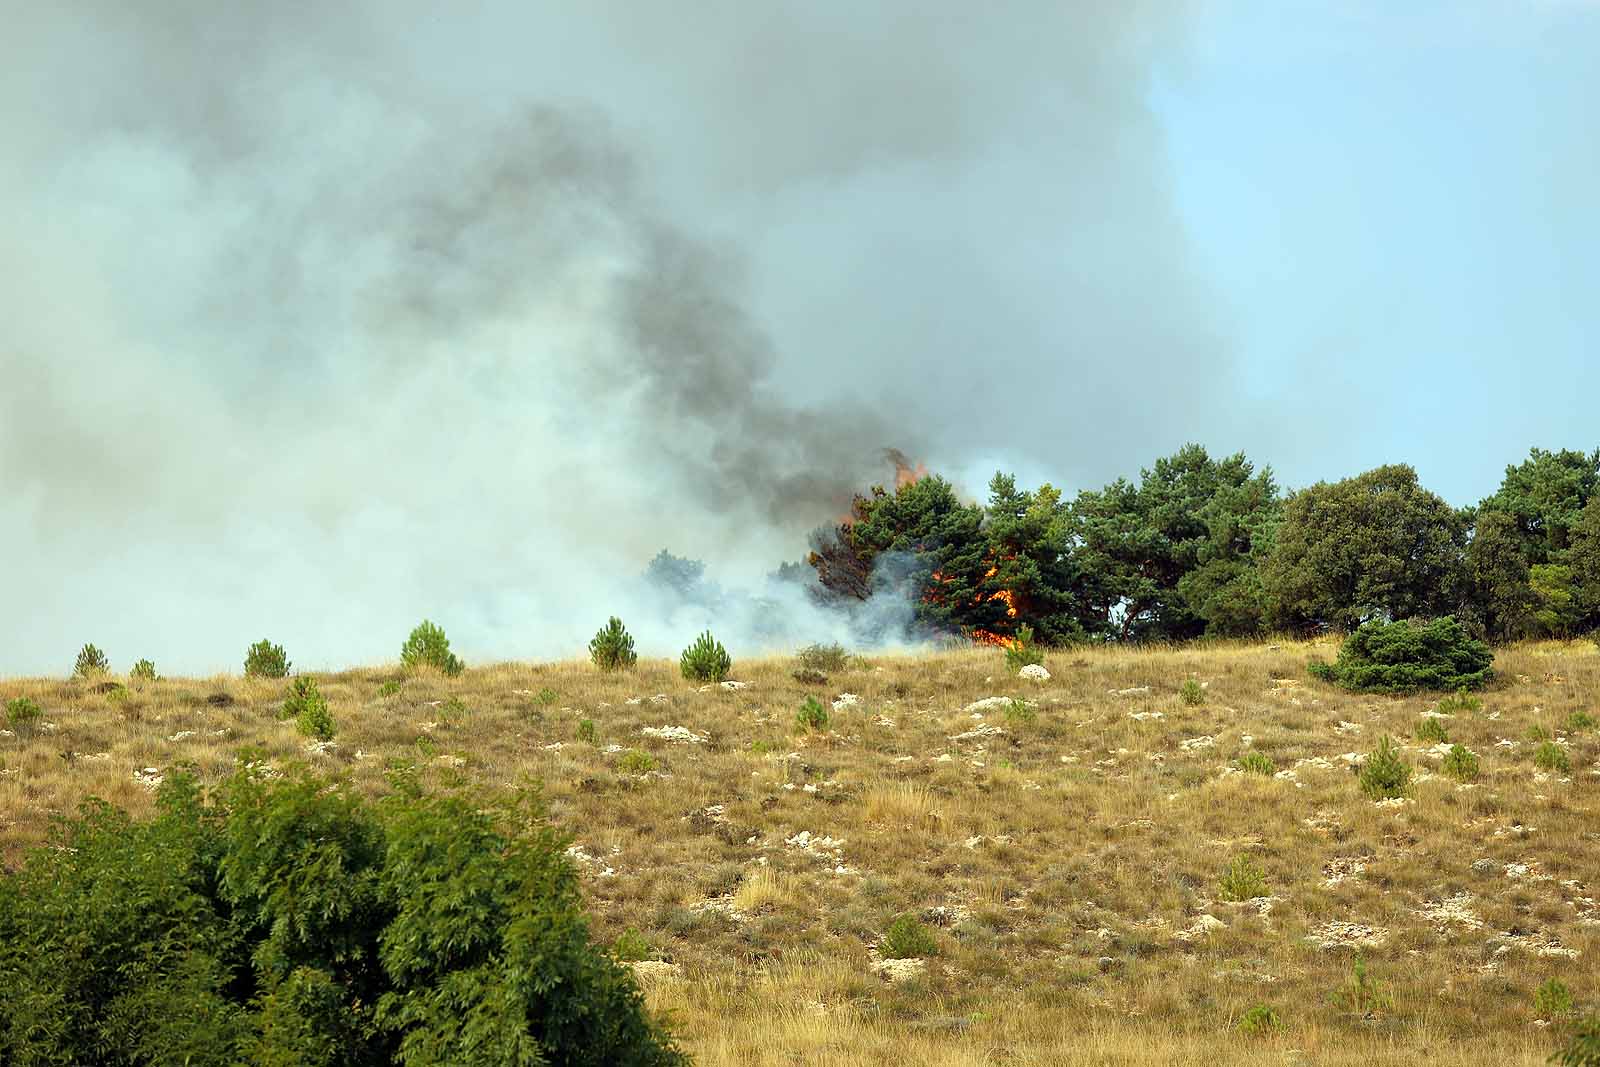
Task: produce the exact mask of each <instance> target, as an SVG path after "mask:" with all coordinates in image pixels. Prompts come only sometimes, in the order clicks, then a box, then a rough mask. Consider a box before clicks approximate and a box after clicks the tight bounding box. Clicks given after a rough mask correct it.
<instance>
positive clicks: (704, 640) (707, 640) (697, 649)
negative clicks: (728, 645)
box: [678, 630, 733, 682]
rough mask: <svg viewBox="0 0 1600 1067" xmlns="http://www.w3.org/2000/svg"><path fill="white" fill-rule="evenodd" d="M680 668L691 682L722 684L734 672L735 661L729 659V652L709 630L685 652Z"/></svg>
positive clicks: (696, 639)
mask: <svg viewBox="0 0 1600 1067" xmlns="http://www.w3.org/2000/svg"><path fill="white" fill-rule="evenodd" d="M678 668H679V669H680V670H681V671H683V676H684V677H685V678H687V679H689V680H690V681H691V682H720V681H722V680H723V679H724V678H726V677H727V676H728V672H729V671H731V670H733V660H731V659H729V658H728V650H727V649H725V648H723V647H722V642H720V641H718V640H717V639H716V638H714V637H712V636H711V631H710V630H707V631H706V632H705V633H703V634H701V635H700V636H699V637H697V638H695V642H694V644H692V645H690V646H689V647H688V648H686V649H684V650H683V656H682V657H681V658H680V659H679V660H678Z"/></svg>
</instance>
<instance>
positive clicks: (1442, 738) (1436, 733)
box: [1416, 718, 1450, 745]
mask: <svg viewBox="0 0 1600 1067" xmlns="http://www.w3.org/2000/svg"><path fill="white" fill-rule="evenodd" d="M1416 737H1417V740H1418V741H1425V742H1428V743H1430V744H1435V745H1439V744H1443V743H1444V742H1446V741H1448V740H1449V739H1450V738H1449V735H1448V734H1447V733H1446V731H1445V728H1444V723H1442V722H1440V721H1439V720H1438V719H1434V718H1423V719H1421V720H1419V721H1418V722H1417V729H1416Z"/></svg>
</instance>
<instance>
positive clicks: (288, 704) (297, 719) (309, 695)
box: [278, 674, 334, 741]
mask: <svg viewBox="0 0 1600 1067" xmlns="http://www.w3.org/2000/svg"><path fill="white" fill-rule="evenodd" d="M278 717H279V718H280V719H293V720H294V725H295V728H296V729H298V730H299V731H300V732H301V733H303V734H305V735H306V736H307V737H315V738H316V739H317V740H319V741H331V740H332V739H333V730H334V726H333V716H332V715H331V714H329V712H328V702H327V700H325V699H324V698H323V696H322V692H321V691H320V690H319V689H318V688H317V683H316V680H315V679H313V678H310V677H308V676H306V675H304V674H302V675H300V676H299V677H298V678H296V679H295V680H294V681H292V682H290V683H289V690H288V692H287V693H286V694H285V695H284V698H283V708H282V710H281V711H280V712H279V713H278Z"/></svg>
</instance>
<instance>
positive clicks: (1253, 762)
mask: <svg viewBox="0 0 1600 1067" xmlns="http://www.w3.org/2000/svg"><path fill="white" fill-rule="evenodd" d="M1239 769H1240V770H1241V771H1244V772H1245V773H1246V774H1259V775H1261V776H1263V777H1271V775H1272V772H1273V771H1275V770H1277V767H1276V766H1275V765H1274V764H1273V762H1272V757H1271V756H1269V755H1267V754H1266V753H1265V752H1257V751H1256V750H1255V749H1251V750H1250V751H1249V752H1246V753H1245V754H1244V755H1242V756H1240V757H1239Z"/></svg>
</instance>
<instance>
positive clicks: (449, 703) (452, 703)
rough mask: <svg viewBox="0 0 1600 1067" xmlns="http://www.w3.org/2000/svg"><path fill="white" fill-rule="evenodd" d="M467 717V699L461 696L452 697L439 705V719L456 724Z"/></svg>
mask: <svg viewBox="0 0 1600 1067" xmlns="http://www.w3.org/2000/svg"><path fill="white" fill-rule="evenodd" d="M466 717H467V704H466V701H464V700H462V699H461V698H460V697H451V698H450V699H449V700H446V701H445V702H444V703H443V704H440V705H439V721H441V722H443V723H445V724H447V725H450V726H454V725H455V724H456V723H458V722H460V721H461V720H462V719H465V718H466Z"/></svg>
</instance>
